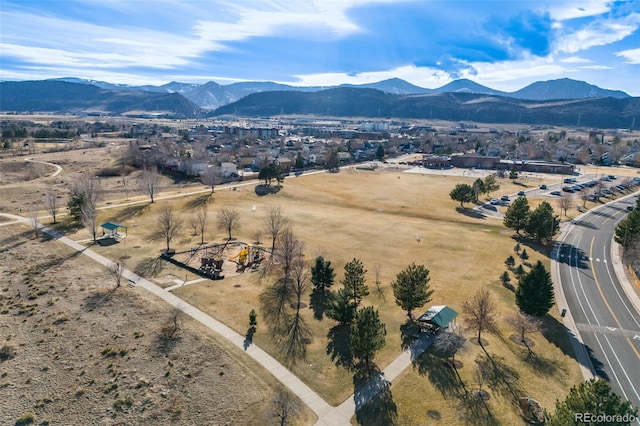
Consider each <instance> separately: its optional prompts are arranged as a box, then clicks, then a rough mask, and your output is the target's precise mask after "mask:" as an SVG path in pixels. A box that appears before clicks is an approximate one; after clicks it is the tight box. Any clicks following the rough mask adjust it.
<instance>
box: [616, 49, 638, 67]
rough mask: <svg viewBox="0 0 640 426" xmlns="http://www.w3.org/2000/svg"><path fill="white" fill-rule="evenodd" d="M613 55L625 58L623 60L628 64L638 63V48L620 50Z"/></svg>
mask: <svg viewBox="0 0 640 426" xmlns="http://www.w3.org/2000/svg"><path fill="white" fill-rule="evenodd" d="M615 55H616V56H620V57H622V58H625V62H626V63H628V64H640V49H630V50H621V51H620V52H616V53H615Z"/></svg>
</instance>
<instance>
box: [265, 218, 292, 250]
mask: <svg viewBox="0 0 640 426" xmlns="http://www.w3.org/2000/svg"><path fill="white" fill-rule="evenodd" d="M288 226H289V218H287V217H286V216H285V215H284V214H283V213H282V210H281V209H280V207H279V206H278V207H269V208H268V209H267V215H266V216H265V218H264V228H265V232H266V233H267V234H268V235H269V236H270V237H271V254H272V255H273V253H274V251H275V248H276V242H277V241H278V237H279V236H280V234H281V233H282V232H284V230H285V229H286V228H287V227H288Z"/></svg>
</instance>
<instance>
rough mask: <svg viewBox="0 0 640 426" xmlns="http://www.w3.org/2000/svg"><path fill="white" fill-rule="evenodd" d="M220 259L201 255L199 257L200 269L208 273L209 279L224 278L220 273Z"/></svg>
mask: <svg viewBox="0 0 640 426" xmlns="http://www.w3.org/2000/svg"><path fill="white" fill-rule="evenodd" d="M222 264H223V260H222V259H216V258H213V257H204V256H203V257H202V258H201V259H200V271H202V272H203V273H205V274H206V275H208V276H209V277H210V278H211V279H214V280H221V279H223V278H224V275H221V273H222Z"/></svg>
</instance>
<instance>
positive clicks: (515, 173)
mask: <svg viewBox="0 0 640 426" xmlns="http://www.w3.org/2000/svg"><path fill="white" fill-rule="evenodd" d="M509 179H511V180H512V181H514V182H515V181H516V179H518V170H516V165H515V164H514V165H513V168H512V169H511V171H510V172H509Z"/></svg>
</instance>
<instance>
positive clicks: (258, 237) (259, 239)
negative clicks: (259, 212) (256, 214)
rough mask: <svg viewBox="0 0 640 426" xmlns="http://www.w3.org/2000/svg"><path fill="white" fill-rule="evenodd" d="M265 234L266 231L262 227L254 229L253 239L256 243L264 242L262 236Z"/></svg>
mask: <svg viewBox="0 0 640 426" xmlns="http://www.w3.org/2000/svg"><path fill="white" fill-rule="evenodd" d="M263 235H264V231H263V230H262V229H260V228H258V229H256V230H254V231H253V232H252V233H251V239H252V240H253V243H254V244H257V245H260V244H262V236H263Z"/></svg>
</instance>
